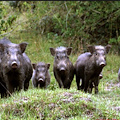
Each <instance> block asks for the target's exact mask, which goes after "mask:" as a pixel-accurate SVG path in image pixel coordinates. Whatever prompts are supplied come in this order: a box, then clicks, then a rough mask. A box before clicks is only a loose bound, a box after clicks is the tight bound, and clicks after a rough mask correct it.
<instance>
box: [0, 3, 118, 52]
mask: <svg viewBox="0 0 120 120" xmlns="http://www.w3.org/2000/svg"><path fill="white" fill-rule="evenodd" d="M1 3H2V4H3V2H1ZM8 3H9V6H10V7H11V9H12V10H13V11H15V10H16V9H18V11H17V14H15V12H14V14H13V15H10V16H8V15H7V14H8V12H7V13H5V12H4V11H7V10H6V9H4V7H5V6H3V5H2V8H1V9H0V13H1V14H0V16H1V17H0V20H1V21H0V24H1V26H0V30H2V31H5V32H6V28H7V27H10V25H11V24H12V22H13V21H14V20H15V18H16V17H18V12H19V13H21V14H22V13H23V12H25V11H27V12H28V14H27V18H28V22H27V23H29V27H27V29H31V30H32V31H34V32H36V33H37V34H42V35H45V36H47V37H48V38H51V39H53V38H54V39H55V40H58V41H61V40H64V41H65V42H67V45H68V46H72V47H74V52H76V51H81V50H83V51H86V46H87V45H88V44H102V45H106V44H108V43H109V44H114V45H118V46H119V41H120V37H119V34H120V17H119V16H120V9H119V8H120V2H119V1H93V2H91V1H27V2H26V1H19V2H16V4H15V2H13V1H12V2H8ZM13 8H14V9H13ZM10 13H11V12H10ZM5 15H6V17H5ZM3 18H5V19H3Z"/></svg>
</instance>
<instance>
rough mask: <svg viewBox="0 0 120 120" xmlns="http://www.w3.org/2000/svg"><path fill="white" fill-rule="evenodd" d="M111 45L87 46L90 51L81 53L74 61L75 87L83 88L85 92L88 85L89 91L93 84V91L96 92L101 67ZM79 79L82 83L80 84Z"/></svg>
mask: <svg viewBox="0 0 120 120" xmlns="http://www.w3.org/2000/svg"><path fill="white" fill-rule="evenodd" d="M110 48H111V46H110V45H107V46H105V47H104V46H101V45H98V46H89V47H88V49H89V51H90V52H86V53H83V54H81V55H80V56H79V57H78V59H77V61H76V63H75V73H76V83H77V89H78V90H79V89H84V91H85V92H87V90H88V87H89V88H90V89H91V90H90V89H89V90H90V91H89V92H90V93H91V92H92V88H93V85H94V87H95V93H98V84H99V79H100V78H101V77H102V74H101V72H102V69H103V68H104V67H105V66H106V54H107V53H108V52H109V50H110ZM80 79H81V80H82V85H81V86H80Z"/></svg>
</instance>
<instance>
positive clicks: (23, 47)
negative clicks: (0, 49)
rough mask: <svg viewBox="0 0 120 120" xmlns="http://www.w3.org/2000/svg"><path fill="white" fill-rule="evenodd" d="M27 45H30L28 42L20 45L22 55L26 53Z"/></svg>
mask: <svg viewBox="0 0 120 120" xmlns="http://www.w3.org/2000/svg"><path fill="white" fill-rule="evenodd" d="M27 45H28V43H26V42H23V43H20V44H19V46H20V48H21V51H22V53H24V52H25V49H26V47H27Z"/></svg>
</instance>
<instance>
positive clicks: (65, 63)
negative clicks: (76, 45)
mask: <svg viewBox="0 0 120 120" xmlns="http://www.w3.org/2000/svg"><path fill="white" fill-rule="evenodd" d="M71 51H72V48H71V47H68V48H66V47H63V46H61V47H57V48H50V52H51V54H52V55H53V56H55V59H54V65H53V72H54V76H55V79H56V81H57V82H58V84H59V87H60V88H61V87H63V88H67V89H69V88H70V86H71V82H72V80H73V78H74V66H73V64H72V62H71V61H70V60H69V57H68V56H69V55H70V54H71Z"/></svg>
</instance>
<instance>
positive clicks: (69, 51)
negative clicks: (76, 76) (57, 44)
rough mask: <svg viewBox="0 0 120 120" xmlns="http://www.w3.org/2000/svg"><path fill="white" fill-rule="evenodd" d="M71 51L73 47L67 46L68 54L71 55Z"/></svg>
mask: <svg viewBox="0 0 120 120" xmlns="http://www.w3.org/2000/svg"><path fill="white" fill-rule="evenodd" d="M71 51H72V47H68V48H67V54H68V55H70V54H71Z"/></svg>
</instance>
